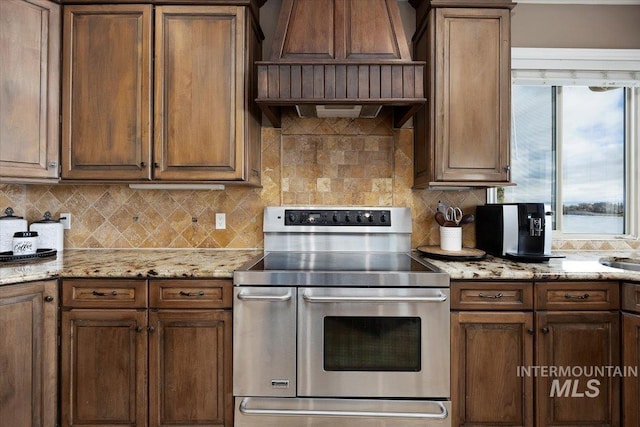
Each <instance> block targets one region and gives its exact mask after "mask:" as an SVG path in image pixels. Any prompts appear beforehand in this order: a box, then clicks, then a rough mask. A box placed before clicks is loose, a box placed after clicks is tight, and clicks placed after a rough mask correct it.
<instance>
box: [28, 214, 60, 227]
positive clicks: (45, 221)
mask: <svg viewBox="0 0 640 427" xmlns="http://www.w3.org/2000/svg"><path fill="white" fill-rule="evenodd" d="M59 222H60V221H56V220H55V219H51V212H49V211H46V212H45V213H44V219H41V220H40V221H34V222H33V224H51V223H59Z"/></svg>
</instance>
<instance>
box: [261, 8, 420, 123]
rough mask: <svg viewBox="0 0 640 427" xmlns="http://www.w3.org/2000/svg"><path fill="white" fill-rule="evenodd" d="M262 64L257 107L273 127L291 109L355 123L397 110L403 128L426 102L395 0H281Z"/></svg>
mask: <svg viewBox="0 0 640 427" xmlns="http://www.w3.org/2000/svg"><path fill="white" fill-rule="evenodd" d="M256 64H257V68H258V98H257V99H256V102H257V103H258V105H259V106H260V107H261V109H262V111H263V112H264V113H265V115H266V116H267V118H268V119H269V121H270V122H271V123H272V124H273V125H274V126H275V127H280V108H281V107H285V106H295V107H296V110H297V111H298V114H299V115H300V117H354V118H355V117H360V118H366V117H369V118H370V117H375V116H376V115H377V113H378V112H379V111H380V109H381V108H382V107H383V106H392V107H394V109H395V111H394V125H395V126H396V127H400V126H401V125H402V124H403V123H404V122H406V121H407V120H408V119H409V118H410V117H411V116H412V115H413V114H414V113H415V112H416V111H417V110H418V109H419V108H420V107H421V106H422V105H423V104H424V103H425V101H426V99H425V97H424V89H423V79H424V72H425V63H424V62H417V61H412V60H411V56H410V53H409V48H408V45H407V39H406V37H405V34H404V29H403V28H402V21H401V18H400V11H399V9H398V4H397V3H396V0H323V1H318V0H283V1H282V6H281V9H280V15H279V18H278V24H277V27H276V32H275V35H274V41H273V45H272V51H271V59H270V60H269V61H262V62H257V63H256Z"/></svg>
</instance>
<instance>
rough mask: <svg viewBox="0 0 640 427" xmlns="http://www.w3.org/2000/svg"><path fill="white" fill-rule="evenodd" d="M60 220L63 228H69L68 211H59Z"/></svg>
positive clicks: (69, 216) (69, 215) (69, 218)
mask: <svg viewBox="0 0 640 427" xmlns="http://www.w3.org/2000/svg"><path fill="white" fill-rule="evenodd" d="M60 222H61V223H62V225H64V229H65V230H70V229H71V214H70V213H61V214H60Z"/></svg>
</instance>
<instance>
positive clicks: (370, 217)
mask: <svg viewBox="0 0 640 427" xmlns="http://www.w3.org/2000/svg"><path fill="white" fill-rule="evenodd" d="M367 216H368V217H369V222H373V214H369V215H367Z"/></svg>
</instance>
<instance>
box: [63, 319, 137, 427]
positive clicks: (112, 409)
mask: <svg viewBox="0 0 640 427" xmlns="http://www.w3.org/2000/svg"><path fill="white" fill-rule="evenodd" d="M146 317H147V314H146V311H135V310H82V309H78V310H71V311H63V312H62V327H61V335H62V336H61V338H62V339H61V356H60V358H61V383H62V384H61V394H62V395H61V421H62V426H63V427H69V426H75V425H82V426H113V425H119V426H132V427H133V426H138V427H140V426H145V425H146V423H147V404H146V402H147V387H146V385H147V384H146V373H147V330H146V325H147V319H146Z"/></svg>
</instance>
